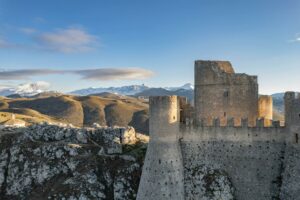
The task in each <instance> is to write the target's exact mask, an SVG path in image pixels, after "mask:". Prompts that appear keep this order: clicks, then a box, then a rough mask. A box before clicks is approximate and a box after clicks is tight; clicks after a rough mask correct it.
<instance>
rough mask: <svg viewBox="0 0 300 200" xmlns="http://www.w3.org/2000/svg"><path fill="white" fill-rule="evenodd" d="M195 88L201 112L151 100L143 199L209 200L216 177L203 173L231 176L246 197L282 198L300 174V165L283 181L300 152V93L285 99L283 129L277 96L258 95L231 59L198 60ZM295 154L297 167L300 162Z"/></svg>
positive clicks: (174, 100)
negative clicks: (278, 118)
mask: <svg viewBox="0 0 300 200" xmlns="http://www.w3.org/2000/svg"><path fill="white" fill-rule="evenodd" d="M194 91H195V94H194V97H195V99H194V102H195V107H193V106H192V105H190V104H189V103H188V101H187V99H186V98H185V97H177V96H161V97H150V101H149V110H150V119H149V125H150V142H149V144H148V148H147V154H146V159H145V164H144V168H143V173H142V179H141V182H140V187H139V192H138V197H137V199H138V200H142V199H143V200H144V199H145V200H152V199H169V200H171V199H182V200H183V199H209V198H204V196H205V195H206V192H205V189H206V188H201V186H200V185H201V184H202V183H205V182H206V181H207V180H206V179H209V180H211V179H212V178H214V176H212V175H211V174H206V175H205V174H203V176H199V177H197V176H196V175H197V173H200V174H201V173H204V171H205V170H203V169H213V170H217V171H218V172H220V171H223V172H224V174H225V175H226V176H228V177H227V178H228V180H231V181H232V182H231V184H232V186H233V187H234V188H235V194H234V196H235V199H238V200H239V199H243V200H252V199H258V200H265V199H274V197H276V199H277V196H274V194H279V192H280V190H281V186H282V185H284V184H286V180H289V179H290V177H300V176H299V173H298V171H299V170H298V169H299V166H300V162H299V164H298V165H294V166H295V167H294V169H291V170H290V171H291V172H292V173H293V174H292V175H293V176H290V175H289V174H288V176H286V177H287V178H286V180H283V181H282V180H281V178H282V170H283V162H285V161H286V159H285V158H284V156H285V155H286V149H290V148H295V151H296V153H299V152H300V145H299V144H300V95H299V94H296V93H295V92H287V93H286V94H285V97H284V103H285V122H284V124H282V122H280V121H274V120H273V99H272V97H271V96H268V95H260V96H259V95H258V84H257V76H249V75H247V74H236V73H235V71H234V69H233V68H232V66H231V63H230V62H228V61H201V60H200V61H196V62H195V90H194ZM296 149H299V150H296ZM299 154H300V153H299ZM294 155H295V152H293V151H292V153H291V156H290V157H291V158H289V160H290V162H291V163H294V160H299V159H297V158H296V157H295V156H294ZM294 157H295V158H294ZM289 166H292V167H293V165H289ZM295 169H296V170H295ZM296 171H297V173H295V172H296ZM218 174H219V173H215V174H214V175H218ZM201 177H202V178H203V179H201ZM208 177H209V178H208ZM279 179H280V180H279ZM296 182H297V183H298V182H299V180H298V179H297V181H296ZM199 184H200V185H199ZM298 190H299V189H298ZM296 196H297V197H298V196H299V195H298V194H297V195H294V197H296ZM292 199H296V198H292Z"/></svg>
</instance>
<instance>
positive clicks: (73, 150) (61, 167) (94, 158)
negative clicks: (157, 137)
mask: <svg viewBox="0 0 300 200" xmlns="http://www.w3.org/2000/svg"><path fill="white" fill-rule="evenodd" d="M145 151H146V147H145V144H144V143H143V142H141V140H139V137H137V134H136V133H135V131H134V129H133V128H126V129H125V128H101V127H98V128H90V129H86V128H85V129H82V128H81V129H79V128H72V127H67V126H57V125H49V124H40V125H33V126H31V127H28V128H23V129H21V128H1V129H0V154H1V155H0V186H1V188H0V196H1V199H31V200H34V199H39V200H40V199H65V200H67V199H69V200H76V199H80V200H84V199H116V200H117V199H135V197H136V193H137V189H138V184H139V179H140V174H141V171H142V168H141V167H142V161H143V157H144V153H145Z"/></svg>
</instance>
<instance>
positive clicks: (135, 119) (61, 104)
mask: <svg viewBox="0 0 300 200" xmlns="http://www.w3.org/2000/svg"><path fill="white" fill-rule="evenodd" d="M98 95H99V96H73V95H63V94H56V93H55V94H53V93H51V95H50V94H46V93H44V94H42V95H38V96H36V97H30V98H28V97H27V98H24V97H23V98H17V99H12V98H0V116H1V119H0V123H1V122H4V121H5V120H7V119H9V117H11V115H12V114H16V118H17V119H21V120H23V121H25V122H27V124H31V123H36V122H41V121H47V122H62V123H71V124H73V125H75V126H91V125H93V124H94V123H98V124H100V125H102V126H127V125H130V126H133V127H135V128H136V130H137V131H138V132H141V133H148V123H149V122H148V104H147V102H145V101H143V100H139V99H137V98H134V97H127V96H121V95H116V94H110V93H102V94H98Z"/></svg>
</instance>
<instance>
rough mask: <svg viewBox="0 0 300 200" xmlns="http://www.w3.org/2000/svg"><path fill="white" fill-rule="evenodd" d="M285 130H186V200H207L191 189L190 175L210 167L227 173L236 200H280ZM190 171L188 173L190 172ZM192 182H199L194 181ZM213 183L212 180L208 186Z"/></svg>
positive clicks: (184, 145)
mask: <svg viewBox="0 0 300 200" xmlns="http://www.w3.org/2000/svg"><path fill="white" fill-rule="evenodd" d="M285 131H286V130H285V129H284V128H281V127H277V128H275V127H273V128H259V127H253V128H248V127H199V128H197V129H194V128H185V129H182V132H183V139H182V140H181V149H182V155H183V163H184V168H185V172H184V173H185V183H186V185H185V188H186V190H187V191H185V193H186V194H188V195H189V194H192V195H191V196H187V197H186V199H204V198H203V197H204V195H205V194H203V193H201V192H200V193H198V194H196V195H195V194H193V193H192V192H191V191H189V190H188V188H190V187H189V185H187V183H189V182H191V181H190V180H187V179H188V178H190V177H193V176H191V175H190V173H195V170H197V169H199V168H201V167H203V166H204V167H206V168H209V169H211V170H217V171H224V173H225V174H227V176H228V177H229V179H230V180H231V183H232V185H233V187H234V188H235V192H234V196H235V198H236V199H243V200H253V199H255V200H265V199H276V198H278V197H279V193H280V187H281V181H280V180H281V173H282V166H283V158H284V157H283V155H284V150H285V134H286V133H285ZM187 169H188V170H187ZM198 181H199V180H198ZM192 182H197V180H193V181H192ZM207 184H209V180H208V183H207Z"/></svg>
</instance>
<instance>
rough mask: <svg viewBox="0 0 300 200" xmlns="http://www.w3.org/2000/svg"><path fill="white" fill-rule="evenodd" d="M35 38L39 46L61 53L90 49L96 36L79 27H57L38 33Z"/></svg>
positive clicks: (95, 40)
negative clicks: (54, 29) (51, 30)
mask: <svg viewBox="0 0 300 200" xmlns="http://www.w3.org/2000/svg"><path fill="white" fill-rule="evenodd" d="M35 38H36V41H37V42H38V44H39V46H41V48H43V49H46V50H52V51H58V52H62V53H76V52H86V51H90V50H93V49H94V48H95V44H96V43H97V38H96V36H93V35H91V34H89V33H87V32H86V31H85V30H83V29H80V28H66V29H58V30H56V31H54V32H46V33H41V34H38V35H37V36H36V37H35Z"/></svg>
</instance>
